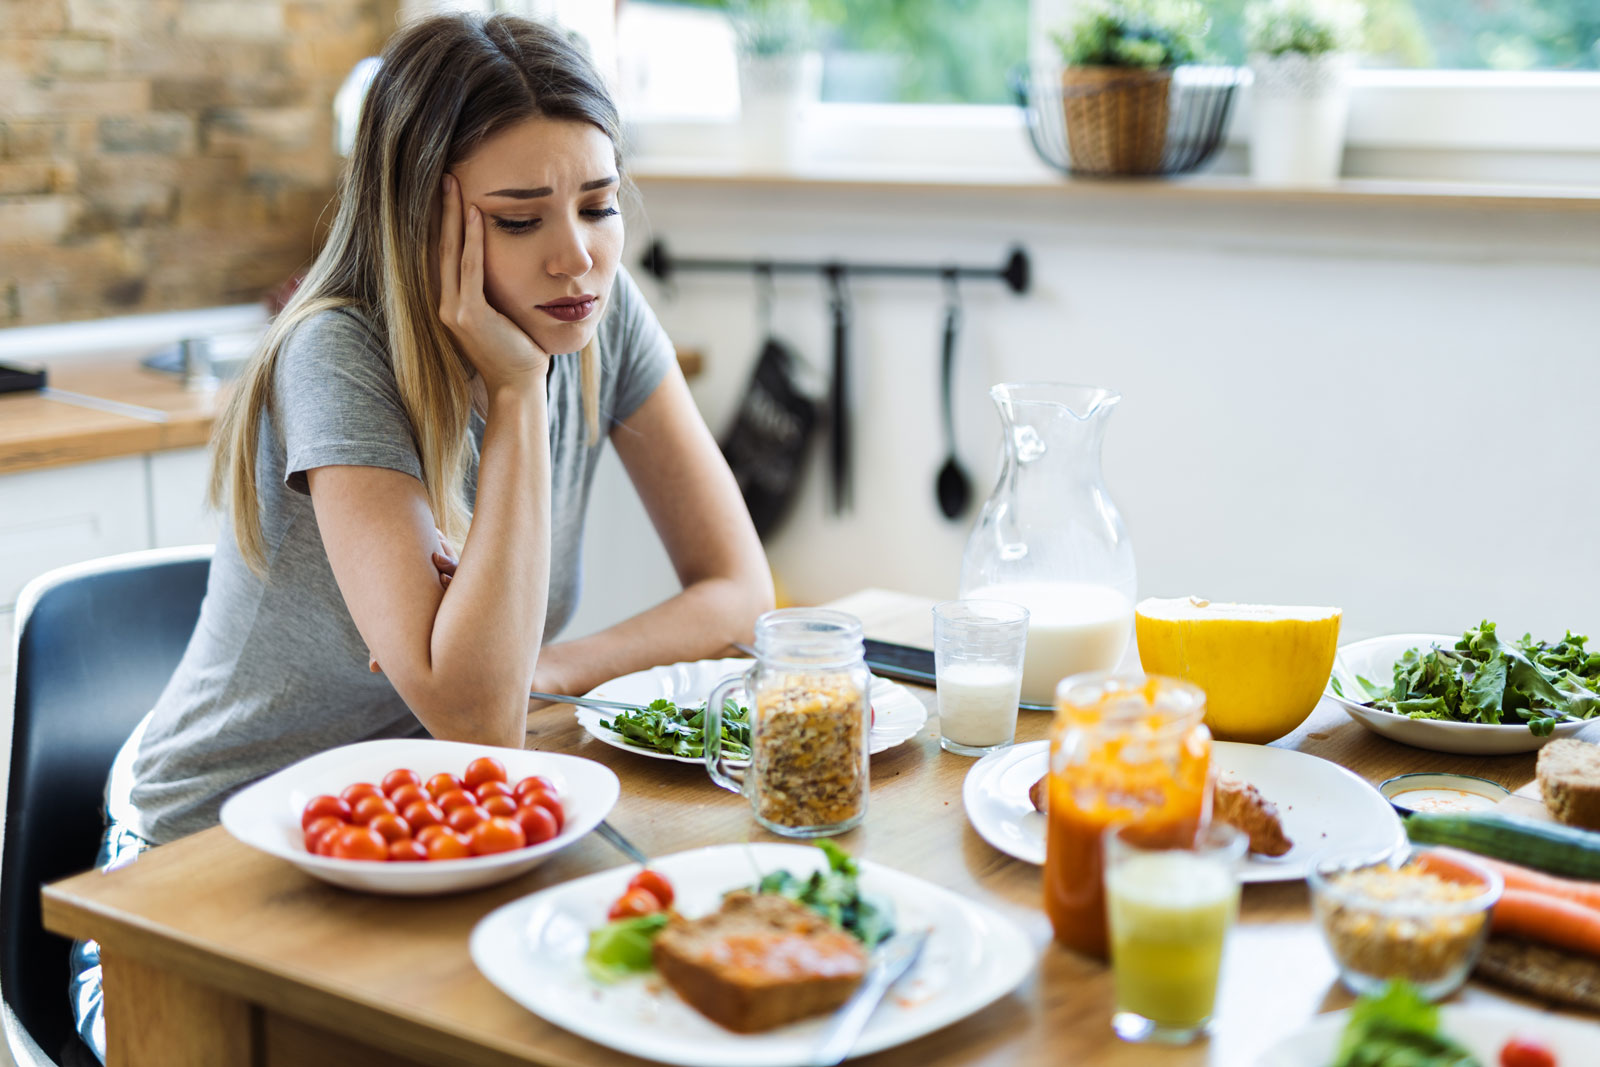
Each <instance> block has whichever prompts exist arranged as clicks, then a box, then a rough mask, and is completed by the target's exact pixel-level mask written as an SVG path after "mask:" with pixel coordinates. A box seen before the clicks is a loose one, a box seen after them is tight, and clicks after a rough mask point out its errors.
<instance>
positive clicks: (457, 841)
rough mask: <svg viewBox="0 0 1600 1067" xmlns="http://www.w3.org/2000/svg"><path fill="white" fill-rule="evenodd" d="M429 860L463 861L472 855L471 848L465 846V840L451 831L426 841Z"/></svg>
mask: <svg viewBox="0 0 1600 1067" xmlns="http://www.w3.org/2000/svg"><path fill="white" fill-rule="evenodd" d="M424 847H425V848H427V850H428V858H429V859H430V860H464V859H466V858H467V857H468V856H470V855H472V847H471V846H470V845H468V844H467V839H466V838H464V837H462V836H461V835H460V834H458V833H455V832H454V831H451V830H446V831H445V832H444V833H442V834H439V835H437V836H436V837H431V838H429V839H428V843H427V845H425V846H424Z"/></svg>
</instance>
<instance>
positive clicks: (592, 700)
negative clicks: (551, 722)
mask: <svg viewBox="0 0 1600 1067" xmlns="http://www.w3.org/2000/svg"><path fill="white" fill-rule="evenodd" d="M528 699H530V700H548V701H549V702H550V703H552V704H574V705H577V706H578V707H580V708H603V709H606V710H610V711H643V710H644V705H643V704H624V703H622V702H621V701H620V700H601V699H600V698H599V697H571V696H563V695H562V694H560V693H529V694H528Z"/></svg>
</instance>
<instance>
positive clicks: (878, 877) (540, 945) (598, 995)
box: [471, 843, 1035, 1067]
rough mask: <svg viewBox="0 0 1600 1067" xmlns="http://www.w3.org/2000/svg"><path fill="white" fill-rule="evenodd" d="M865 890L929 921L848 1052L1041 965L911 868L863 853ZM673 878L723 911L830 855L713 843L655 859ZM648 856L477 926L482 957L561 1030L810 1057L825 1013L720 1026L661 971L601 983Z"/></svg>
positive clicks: (956, 1010)
mask: <svg viewBox="0 0 1600 1067" xmlns="http://www.w3.org/2000/svg"><path fill="white" fill-rule="evenodd" d="M859 863H860V867H861V888H862V890H863V891H864V892H867V893H872V894H875V895H878V896H880V897H883V898H887V899H888V900H889V901H890V902H891V903H892V904H893V905H894V910H895V925H896V928H897V929H900V930H912V929H918V928H922V927H927V928H929V929H930V930H931V931H932V932H931V934H930V935H929V937H928V943H927V945H926V946H925V947H924V949H923V952H922V958H921V959H920V960H918V962H917V965H916V966H915V967H914V968H913V969H912V970H911V971H910V973H908V974H907V975H906V976H905V977H904V978H902V979H901V980H900V982H899V984H897V985H896V986H895V988H894V989H893V990H892V991H891V992H890V994H889V995H888V996H887V997H886V998H884V1001H883V1004H882V1005H881V1006H880V1007H879V1008H878V1010H877V1012H875V1013H874V1014H873V1016H872V1019H871V1021H870V1022H868V1023H867V1028H866V1030H865V1031H864V1032H863V1033H862V1035H861V1038H860V1039H859V1040H858V1041H857V1042H856V1045H855V1048H854V1049H853V1050H852V1053H851V1054H852V1055H855V1056H861V1055H865V1054H866V1053H869V1052H876V1051H877V1050H879V1049H885V1048H889V1047H891V1046H893V1045H899V1044H903V1043H904V1042H907V1041H910V1040H912V1039H913V1038H917V1037H921V1036H922V1035H923V1034H927V1033H930V1032H932V1031H934V1030H937V1029H939V1028H940V1027H943V1026H948V1025H949V1024H951V1023H953V1022H955V1021H957V1020H958V1019H962V1018H965V1017H966V1016H968V1015H971V1014H972V1013H973V1012H975V1011H978V1010H979V1009H981V1008H983V1007H984V1006H986V1005H988V1004H990V1003H992V1002H994V1001H995V1000H998V999H999V998H1000V997H1002V996H1005V995H1006V994H1007V993H1009V992H1011V990H1013V989H1015V988H1016V987H1017V986H1018V985H1019V984H1020V983H1021V982H1022V980H1023V979H1024V978H1025V977H1027V975H1028V973H1029V972H1030V971H1031V970H1033V965H1034V959H1035V953H1034V949H1033V946H1032V945H1031V944H1030V943H1029V942H1028V938H1027V935H1026V934H1024V933H1023V932H1022V930H1020V929H1019V928H1018V927H1017V926H1016V924H1015V923H1013V922H1011V921H1010V920H1009V919H1006V918H1005V917H1004V916H1002V915H1000V914H999V913H997V912H995V911H993V910H991V909H989V908H987V907H984V906H983V905H981V904H977V903H974V902H973V901H970V900H967V899H966V898H964V897H961V896H957V895H956V894H955V893H952V892H950V891H949V890H948V889H942V888H940V887H939V886H936V885H933V884H931V883H929V882H925V881H923V880H922V879H920V878H914V877H912V876H911V875H909V874H904V873H901V872H900V871H896V870H892V869H890V868H888V867H881V866H879V865H878V864H875V863H872V862H870V861H867V860H860V861H859ZM650 866H651V868H652V869H654V870H657V871H660V872H661V873H662V874H664V875H666V876H667V878H668V879H669V880H670V881H671V882H672V885H673V889H674V891H675V893H676V895H677V900H676V901H675V903H674V906H675V907H677V908H678V910H679V911H681V912H682V913H683V914H685V915H689V916H698V915H704V914H707V913H709V912H712V911H715V910H716V908H717V906H718V905H719V903H720V902H721V899H722V894H723V893H724V892H726V891H728V890H730V889H737V888H739V887H741V886H749V885H753V884H754V883H755V882H756V881H757V879H759V878H760V876H761V875H762V874H764V873H767V872H769V871H774V870H777V869H779V868H787V869H788V870H790V871H793V872H794V873H795V874H797V875H800V876H802V877H804V876H805V875H806V874H808V873H809V872H811V871H813V870H818V869H822V868H824V867H825V866H826V858H825V857H824V856H823V853H822V850H821V849H818V848H813V847H811V846H809V845H784V844H768V843H757V844H748V845H713V846H712V847H710V848H701V849H694V850H693V851H689V852H679V853H676V854H674V855H671V856H663V857H661V858H659V859H653V860H651V861H650ZM637 869H638V868H636V867H633V866H627V867H618V868H616V869H614V870H610V871H603V872H601V873H600V874H593V875H589V876H588V877H586V878H578V879H575V880H573V881H570V882H563V883H562V884H561V885H557V886H552V887H551V888H549V889H545V890H541V891H540V892H538V893H534V894H533V895H532V896H527V897H523V898H522V899H521V900H517V901H513V902H512V903H510V904H507V905H505V906H504V907H502V908H500V909H498V910H497V911H494V912H491V913H490V914H489V915H488V916H487V917H485V918H484V920H483V921H482V922H480V923H478V925H477V927H476V928H475V929H474V930H473V931H472V942H471V949H472V962H473V963H475V964H477V965H478V970H480V971H482V972H483V974H484V976H485V977H486V978H488V979H489V981H491V982H493V983H494V984H495V985H496V986H497V987H499V989H500V990H501V991H502V992H503V993H505V994H506V995H507V996H509V997H510V998H511V999H512V1000H515V1001H516V1002H517V1003H519V1004H521V1005H522V1006H523V1007H525V1008H527V1009H528V1010H529V1011H531V1012H533V1013H535V1014H536V1015H539V1016H541V1017H543V1018H545V1019H547V1020H549V1021H550V1022H552V1023H554V1024H555V1025H557V1026H560V1027H562V1028H563V1029H566V1030H570V1031H572V1032H573V1033H575V1034H578V1035H580V1036H582V1037H586V1038H588V1039H589V1040H590V1041H594V1042H596V1043H598V1044H601V1045H607V1046H609V1047H611V1048H614V1049H619V1050H621V1051H623V1052H630V1053H632V1054H634V1055H635V1056H643V1057H644V1058H646V1059H651V1060H660V1061H662V1062H664V1063H680V1064H691V1065H694V1067H786V1065H789V1064H803V1063H805V1062H807V1060H808V1058H809V1056H810V1053H811V1050H812V1047H813V1046H814V1045H815V1043H816V1041H817V1039H818V1037H819V1035H820V1034H821V1033H822V1030H823V1028H824V1027H825V1026H826V1024H827V1022H828V1019H827V1017H820V1018H817V1019H810V1020H806V1021H803V1022H798V1023H792V1024H790V1025H788V1026H783V1027H779V1028H778V1029H776V1030H771V1031H768V1032H767V1033H763V1034H735V1033H733V1032H732V1031H729V1030H724V1029H723V1028H722V1027H720V1026H718V1025H717V1024H716V1023H714V1022H712V1021H711V1020H710V1019H707V1018H706V1017H705V1016H703V1015H701V1014H700V1013H699V1012H697V1011H695V1010H694V1009H693V1008H691V1007H689V1006H688V1005H687V1004H685V1003H684V1002H683V1001H682V1000H680V999H679V998H678V996H677V994H675V993H673V992H672V991H671V990H670V989H668V988H666V987H665V986H664V985H663V984H662V983H661V982H660V980H659V979H658V978H656V977H655V976H654V975H650V976H640V977H638V978H632V979H628V980H625V981H622V982H618V983H616V984H615V985H612V986H601V985H598V984H597V983H595V982H594V981H593V980H591V979H590V978H589V976H588V974H587V973H586V972H585V971H584V967H583V953H584V950H585V949H586V948H587V947H588V939H589V931H590V930H593V929H595V928H596V927H599V926H602V925H604V923H605V916H606V909H607V908H608V907H609V906H610V904H611V901H613V900H614V899H616V897H617V896H618V894H620V893H621V892H622V890H623V888H624V887H625V886H626V885H627V882H628V879H629V878H631V877H632V876H633V874H634V873H635V872H636V871H637Z"/></svg>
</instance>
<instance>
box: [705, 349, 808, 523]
mask: <svg viewBox="0 0 1600 1067" xmlns="http://www.w3.org/2000/svg"><path fill="white" fill-rule="evenodd" d="M800 371H801V366H800V362H799V360H798V359H797V358H796V357H795V355H794V353H793V352H791V351H790V350H789V348H788V346H786V345H785V344H784V343H783V342H782V341H779V340H778V339H777V338H773V337H769V338H768V339H767V343H766V345H765V346H764V347H763V348H762V349H761V355H760V357H759V358H758V359H757V360H756V368H755V373H753V374H752V375H751V376H750V384H749V385H748V386H747V387H746V388H745V391H744V396H743V398H741V399H740V401H739V409H738V412H737V413H736V414H735V416H734V420H733V427H732V429H730V430H729V431H728V433H727V435H726V436H725V437H723V439H722V454H723V456H724V457H725V458H726V459H727V461H728V466H729V467H730V468H732V470H733V476H734V478H735V479H736V480H737V481H738V483H739V491H740V492H741V493H743V494H744V502H745V506H746V507H748V508H749V509H750V518H751V519H752V520H754V522H755V526H756V533H758V534H760V535H761V538H762V540H766V538H767V535H768V534H769V533H771V532H772V531H773V530H774V529H776V528H777V526H778V524H779V523H780V522H781V521H782V520H783V517H784V516H785V515H786V514H787V513H788V511H789V508H790V505H792V504H793V503H794V500H795V497H796V496H798V495H799V491H800V476H801V473H802V470H803V468H804V465H805V461H806V456H807V454H808V452H809V448H808V446H809V444H810V442H811V434H812V431H813V430H815V428H816V424H817V405H816V402H815V401H813V400H812V399H811V397H810V396H809V395H808V394H807V393H806V392H805V390H804V389H802V388H801V385H800Z"/></svg>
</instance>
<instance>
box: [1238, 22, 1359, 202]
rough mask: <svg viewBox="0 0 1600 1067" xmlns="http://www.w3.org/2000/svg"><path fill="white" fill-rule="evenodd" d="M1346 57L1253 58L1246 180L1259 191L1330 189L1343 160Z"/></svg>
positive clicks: (1347, 91) (1347, 105)
mask: <svg viewBox="0 0 1600 1067" xmlns="http://www.w3.org/2000/svg"><path fill="white" fill-rule="evenodd" d="M1349 67H1350V60H1349V57H1348V56H1344V55H1337V54H1329V55H1321V56H1305V55H1301V54H1300V53H1298V52H1289V53H1285V54H1284V55H1281V56H1264V55H1254V56H1251V57H1250V69H1251V71H1252V72H1253V73H1254V75H1255V82H1254V85H1253V86H1252V88H1251V91H1250V112H1251V117H1252V122H1251V131H1250V176H1251V177H1252V178H1253V179H1255V180H1256V181H1257V182H1260V183H1261V184H1263V185H1330V184H1332V183H1333V182H1336V181H1338V180H1339V167H1340V163H1341V161H1342V159H1343V156H1344V130H1345V119H1346V117H1347V116H1348V114H1349V111H1350V87H1349V84H1348V81H1347V79H1346V77H1345V72H1346V71H1347V70H1348V69H1349Z"/></svg>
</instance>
